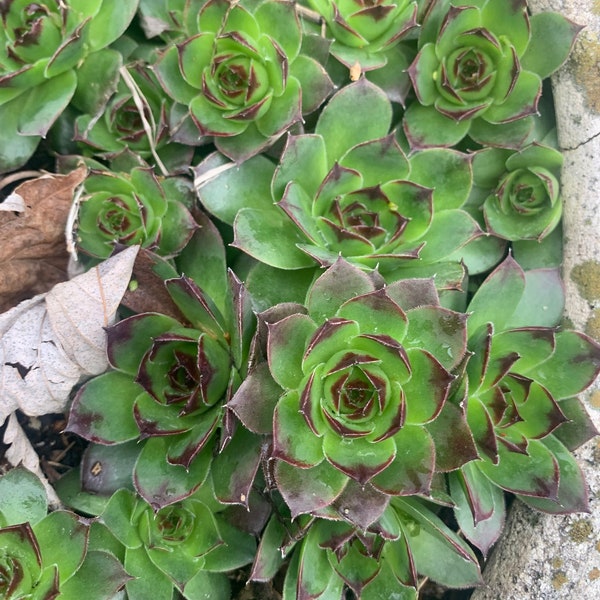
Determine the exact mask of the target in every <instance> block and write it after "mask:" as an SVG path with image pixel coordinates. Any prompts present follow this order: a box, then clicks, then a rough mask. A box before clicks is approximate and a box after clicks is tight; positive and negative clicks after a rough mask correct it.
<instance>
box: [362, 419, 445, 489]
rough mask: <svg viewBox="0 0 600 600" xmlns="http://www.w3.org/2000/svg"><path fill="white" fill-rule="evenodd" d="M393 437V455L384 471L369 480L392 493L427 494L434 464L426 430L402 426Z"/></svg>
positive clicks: (433, 454)
mask: <svg viewBox="0 0 600 600" xmlns="http://www.w3.org/2000/svg"><path fill="white" fill-rule="evenodd" d="M393 440H394V443H395V445H396V455H395V457H394V459H393V460H392V462H391V463H390V464H389V465H388V466H387V467H386V468H385V470H384V471H382V472H381V473H379V474H377V475H375V477H373V478H372V479H371V484H372V485H373V487H375V488H376V489H377V490H379V491H381V492H383V493H384V494H388V495H393V496H411V495H414V494H427V493H429V490H430V487H431V478H432V476H433V470H434V463H435V448H434V444H433V440H432V438H431V436H430V435H429V433H428V432H427V431H426V430H425V429H424V428H422V427H418V426H415V425H405V426H404V427H402V429H400V431H399V432H398V433H396V434H395V435H394V437H393Z"/></svg>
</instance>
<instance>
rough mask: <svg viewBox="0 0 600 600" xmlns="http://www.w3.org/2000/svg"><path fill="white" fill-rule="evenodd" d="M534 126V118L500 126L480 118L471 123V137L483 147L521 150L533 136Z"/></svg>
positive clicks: (526, 118)
mask: <svg viewBox="0 0 600 600" xmlns="http://www.w3.org/2000/svg"><path fill="white" fill-rule="evenodd" d="M484 116H485V115H484ZM533 126H534V118H533V117H532V116H527V117H524V118H522V119H517V120H516V121H511V122H509V123H502V124H499V125H498V124H494V123H488V122H487V121H485V120H484V119H483V118H479V119H475V120H474V121H473V122H472V123H471V128H470V129H469V136H470V137H471V138H472V139H473V140H475V141H476V142H477V143H478V144H481V145H482V146H499V147H501V148H514V149H519V148H521V147H522V146H523V144H524V143H525V142H526V141H527V139H528V138H529V136H530V135H531V132H532V131H533Z"/></svg>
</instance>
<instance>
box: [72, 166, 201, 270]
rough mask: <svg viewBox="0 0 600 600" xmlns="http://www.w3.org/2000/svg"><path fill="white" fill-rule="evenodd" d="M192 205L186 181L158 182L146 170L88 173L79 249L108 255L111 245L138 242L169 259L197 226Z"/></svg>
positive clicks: (80, 213) (138, 168)
mask: <svg viewBox="0 0 600 600" xmlns="http://www.w3.org/2000/svg"><path fill="white" fill-rule="evenodd" d="M191 206H192V200H191V193H190V189H189V187H188V186H187V184H186V182H185V180H182V179H178V178H168V179H164V178H163V179H161V180H159V179H158V178H157V177H156V176H155V175H154V173H153V172H152V170H151V169H149V168H145V167H136V168H134V169H132V170H131V172H130V173H113V172H112V171H106V170H92V171H91V172H90V174H89V175H88V176H87V178H86V179H85V181H84V183H83V192H82V196H81V207H80V210H79V223H78V237H79V247H80V248H81V249H82V250H83V251H84V252H85V253H86V254H89V255H90V256H93V257H96V258H107V257H108V256H110V254H111V253H112V251H113V249H114V246H115V244H122V245H126V246H134V245H136V244H140V245H141V246H143V247H144V248H151V249H154V250H155V251H156V252H157V253H158V254H160V255H163V256H173V255H175V254H177V253H178V252H179V251H181V250H182V249H183V247H184V246H185V245H186V243H187V242H188V240H189V239H190V238H191V236H192V235H193V233H194V230H195V229H196V228H197V224H196V223H195V221H194V219H193V218H192V215H191V214H190V211H189V210H188V207H191Z"/></svg>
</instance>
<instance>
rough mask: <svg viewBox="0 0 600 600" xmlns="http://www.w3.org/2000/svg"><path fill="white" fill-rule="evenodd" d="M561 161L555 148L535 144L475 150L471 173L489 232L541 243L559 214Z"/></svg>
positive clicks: (560, 155) (555, 224)
mask: <svg viewBox="0 0 600 600" xmlns="http://www.w3.org/2000/svg"><path fill="white" fill-rule="evenodd" d="M562 164H563V157H562V154H561V153H560V152H559V151H558V150H555V149H554V148H551V147H549V146H545V145H541V144H538V143H535V142H534V143H533V144H530V145H528V146H527V147H525V148H523V149H522V150H520V151H519V152H511V151H507V150H502V149H500V148H486V149H485V150H480V151H478V152H477V153H475V156H474V158H473V177H474V183H475V187H476V188H477V190H478V196H479V198H480V205H479V206H478V208H479V209H480V210H483V216H484V219H485V223H486V226H487V230H488V231H489V232H490V233H491V234H493V235H496V236H498V237H501V238H504V239H507V240H511V241H517V240H538V241H540V240H542V239H544V238H545V237H546V236H547V235H548V234H549V233H551V232H552V231H553V230H554V228H555V227H556V226H557V225H558V223H559V221H560V218H561V215H562V199H561V196H560V183H559V182H560V170H561V167H562ZM478 204H479V202H478Z"/></svg>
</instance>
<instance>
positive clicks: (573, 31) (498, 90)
mask: <svg viewBox="0 0 600 600" xmlns="http://www.w3.org/2000/svg"><path fill="white" fill-rule="evenodd" d="M548 26H551V27H552V28H553V31H554V32H555V33H556V36H555V37H553V39H552V45H553V48H552V51H551V52H548V50H547V43H546V40H545V39H544V35H545V33H544V32H545V31H547V29H546V27H548ZM579 29H580V28H579V27H578V26H576V25H575V24H573V23H571V22H570V21H568V20H567V19H566V18H565V17H563V16H561V15H559V14H556V13H543V14H541V15H536V16H534V17H529V15H528V13H527V4H526V2H525V0H518V1H517V2H512V3H510V5H509V6H507V4H506V2H504V0H474V1H472V2H468V3H467V2H458V3H452V4H451V3H450V2H449V0H436V1H434V2H432V3H431V5H430V6H429V8H428V11H427V13H426V16H425V18H424V21H423V29H422V31H421V34H420V36H419V47H420V50H419V53H418V55H417V57H416V58H415V60H414V62H413V64H412V65H411V66H410V69H409V74H410V77H411V79H412V82H413V85H414V90H415V93H416V95H417V99H418V102H417V103H414V104H413V105H411V106H410V107H409V109H408V110H407V112H406V115H405V117H404V129H405V132H406V135H407V137H408V139H409V142H410V143H411V146H413V147H428V146H436V145H441V146H452V145H454V144H456V143H458V142H459V141H460V140H461V139H462V138H463V137H464V136H465V135H467V134H469V135H470V136H471V137H472V138H474V139H475V140H476V141H478V142H480V143H483V144H492V145H495V146H497V145H500V146H506V147H518V146H519V145H520V144H522V143H523V142H524V141H525V139H526V138H527V136H528V135H529V133H530V132H531V127H532V118H531V115H533V114H535V113H536V110H537V104H538V99H539V96H540V94H541V82H542V79H543V78H545V77H547V76H548V75H550V74H551V73H552V72H553V71H554V70H556V69H557V68H558V67H559V66H560V65H561V64H562V62H563V61H564V60H565V59H566V57H567V55H568V53H569V50H570V48H571V45H572V43H573V40H574V38H575V36H576V35H577V33H578V31H579Z"/></svg>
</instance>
